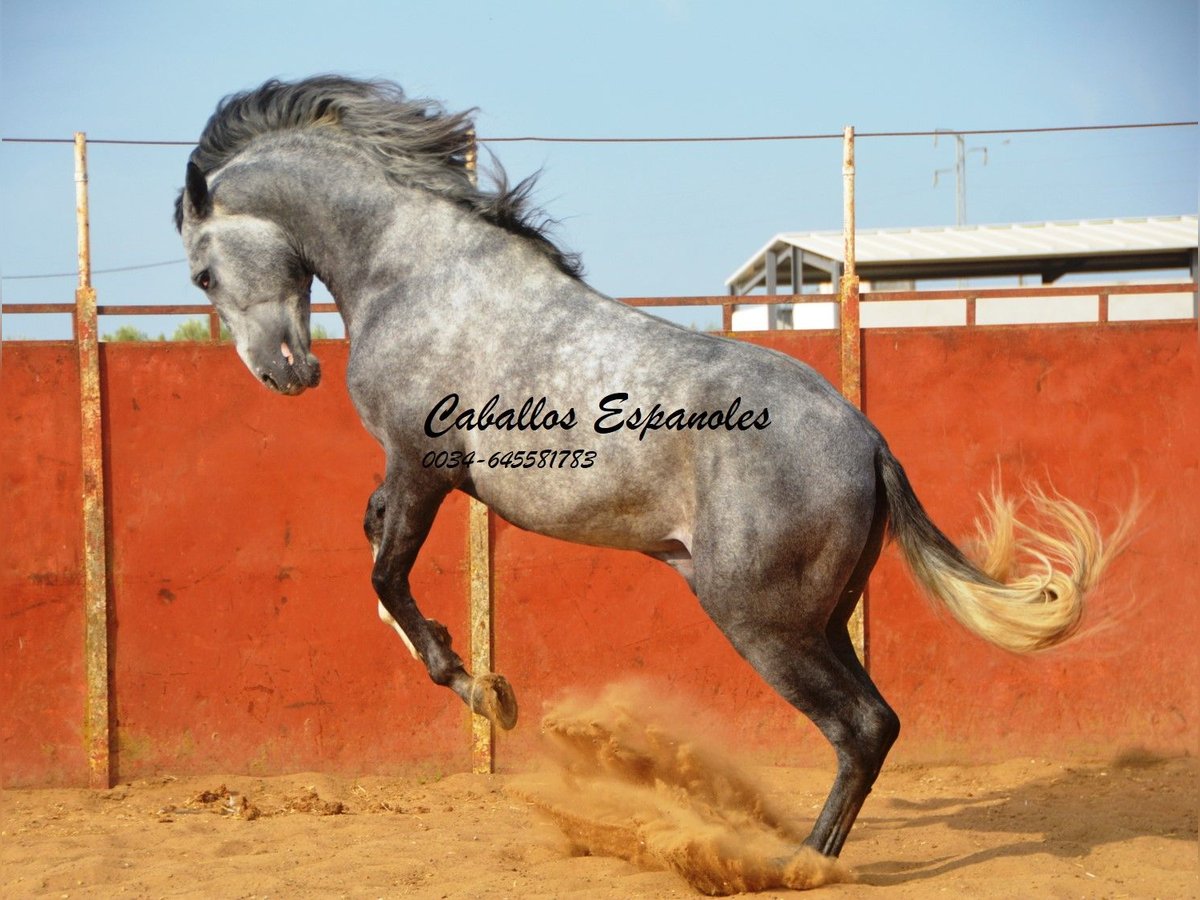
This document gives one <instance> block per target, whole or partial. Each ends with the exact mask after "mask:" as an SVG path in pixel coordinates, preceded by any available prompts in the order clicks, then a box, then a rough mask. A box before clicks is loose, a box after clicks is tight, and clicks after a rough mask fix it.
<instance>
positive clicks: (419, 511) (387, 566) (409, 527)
mask: <svg viewBox="0 0 1200 900" xmlns="http://www.w3.org/2000/svg"><path fill="white" fill-rule="evenodd" d="M407 474H410V473H406V475H407ZM422 487H424V489H422ZM446 493H447V490H446V488H445V487H444V486H441V485H437V484H426V485H422V484H421V482H420V481H419V480H418V479H415V478H414V479H412V480H409V479H408V478H407V477H396V476H394V475H393V473H392V472H390V471H389V477H388V479H387V480H386V481H385V482H384V484H383V485H381V486H380V487H379V488H378V489H376V491H375V492H374V493H373V494H372V495H371V499H370V501H369V502H368V503H367V512H366V516H365V518H364V520H363V530H364V531H365V532H366V535H367V540H369V541H370V542H371V548H372V550H373V551H374V553H375V567H374V569H373V570H372V573H371V582H372V584H373V585H374V587H375V592H376V594H377V595H378V596H379V609H380V613H379V615H380V618H381V619H383V620H384V621H385V622H387V623H388V624H390V625H391V626H392V627H393V628H395V629H396V631H397V632H398V633H399V635H400V637H401V639H402V640H403V641H404V643H405V645H406V646H407V647H408V649H409V650H410V652H412V654H413V656H415V657H417V658H418V659H420V660H421V661H422V662H423V663H424V664H425V668H426V670H427V671H428V673H429V677H430V678H431V679H432V680H433V681H434V683H435V684H440V685H443V686H445V687H448V688H450V689H451V690H453V691H454V692H455V693H456V694H458V696H459V697H461V698H462V700H463V702H465V703H466V704H467V706H469V707H470V708H471V710H473V711H474V712H476V713H479V714H480V715H482V716H485V717H487V718H488V719H490V720H491V721H493V722H495V723H496V724H497V725H499V726H500V727H501V728H512V727H513V726H514V725H516V723H517V700H516V696H515V695H514V694H513V691H512V688H511V687H510V686H509V684H508V681H507V680H506V679H505V678H504V677H503V676H502V675H495V674H492V673H484V674H481V675H478V676H474V677H473V676H472V675H471V674H470V673H469V672H467V670H466V668H465V667H464V666H463V662H462V659H461V657H459V655H458V654H457V653H455V652H454V650H453V648H452V647H451V641H450V632H449V631H448V630H447V629H446V627H445V626H444V625H442V624H441V623H440V622H437V621H434V620H433V619H427V618H425V617H424V616H423V615H422V614H421V611H420V610H419V609H418V608H417V604H416V601H415V600H414V599H413V595H412V591H411V590H410V588H409V580H408V579H409V573H410V572H411V571H412V566H413V563H414V562H415V561H416V558H417V553H418V552H419V551H420V549H421V545H422V544H423V543H424V542H425V538H426V537H427V536H428V535H429V529H430V528H431V527H432V525H433V520H434V517H435V516H436V515H437V510H438V507H439V506H440V505H441V502H442V500H443V499H444V498H445V496H446Z"/></svg>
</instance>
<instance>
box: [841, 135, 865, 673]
mask: <svg viewBox="0 0 1200 900" xmlns="http://www.w3.org/2000/svg"><path fill="white" fill-rule="evenodd" d="M842 203H843V242H844V251H843V269H842V280H841V284H839V285H838V336H839V342H840V354H839V355H840V361H841V381H842V396H844V397H845V398H846V399H847V400H849V401H850V402H851V403H853V404H854V406H855V407H857V408H858V409H862V324H861V320H860V317H859V302H858V301H859V296H858V295H859V290H858V287H859V285H858V270H857V268H856V264H855V247H854V232H855V225H854V126H853V125H847V126H846V130H845V132H844V134H843V138H842ZM866 602H867V592H866V590H865V589H864V590H863V596H862V600H861V601H860V602H859V604H858V606H856V607H855V608H854V613H853V614H852V615H851V616H850V621H849V622H848V623H847V627H848V628H849V630H850V640H851V641H853V643H854V649H855V651H856V652H857V653H858V658H859V659H861V660H863V662H864V663H865V662H866V659H867V647H866V627H865V623H864V616H863V608H864V606H865V605H866Z"/></svg>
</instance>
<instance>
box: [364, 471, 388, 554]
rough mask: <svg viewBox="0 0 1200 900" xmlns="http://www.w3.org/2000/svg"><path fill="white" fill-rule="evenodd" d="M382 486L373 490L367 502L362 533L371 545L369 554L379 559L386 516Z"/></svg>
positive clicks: (384, 493)
mask: <svg viewBox="0 0 1200 900" xmlns="http://www.w3.org/2000/svg"><path fill="white" fill-rule="evenodd" d="M386 496H387V495H386V492H385V491H384V489H383V485H380V486H379V487H377V488H375V490H374V491H373V492H372V494H371V498H370V499H369V500H368V501H367V511H366V513H365V514H364V515H363V533H364V534H366V536H367V540H368V541H370V543H371V552H372V553H374V555H375V557H376V558H378V557H379V547H380V545H381V544H382V543H383V521H384V516H385V515H386V514H387V499H386Z"/></svg>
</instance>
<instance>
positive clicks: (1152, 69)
mask: <svg viewBox="0 0 1200 900" xmlns="http://www.w3.org/2000/svg"><path fill="white" fill-rule="evenodd" d="M1198 48H1200V33H1198V27H1197V4H1196V3H1195V2H1194V0H1190V2H1182V0H1141V2H1137V3H1132V2H1110V0H1055V2H1022V0H1010V2H1007V3H1003V4H998V3H990V2H987V3H985V2H976V0H958V2H933V0H925V2H921V0H916V2H911V3H907V4H897V3H895V2H867V0H842V2H838V3H810V2H765V0H762V2H755V0H742V2H738V3H736V4H735V3H717V2H689V0H659V2H650V0H647V2H634V0H593V2H589V3H586V4H585V3H568V2H559V3H552V2H505V3H496V2H490V3H488V2H477V0H463V2H410V3H403V2H390V3H385V2H367V0H342V2H338V3H317V2H303V0H290V2H257V3H244V2H205V3H194V2H170V3H159V2H122V0H107V2H104V3H96V2H56V0H3V3H2V4H0V90H2V97H3V107H2V110H0V133H2V134H3V136H5V137H70V135H71V134H72V133H73V132H74V131H77V130H83V131H86V132H87V133H88V135H89V137H92V138H132V139H166V140H192V139H194V138H195V137H196V136H198V134H199V132H200V129H201V127H202V126H203V124H204V122H205V120H206V118H207V117H208V115H209V114H210V113H211V112H212V109H213V107H214V106H215V104H216V102H217V101H218V100H219V99H220V98H221V97H222V96H223V95H225V94H227V93H230V92H232V91H236V90H241V89H244V88H247V87H251V86H253V85H255V84H258V83H260V82H262V81H263V80H264V79H266V78H269V77H276V76H278V77H285V78H293V77H301V76H305V75H309V74H314V73H319V72H342V73H347V74H351V75H359V76H371V77H384V78H389V79H392V80H395V81H397V82H399V83H400V84H401V85H403V86H404V88H405V90H406V91H408V93H409V94H412V95H419V96H430V97H435V98H437V99H439V100H441V101H442V102H444V103H445V104H446V105H447V106H448V107H449V108H451V109H461V108H466V107H473V106H474V107H479V109H480V113H479V119H478V123H479V133H480V134H481V136H484V137H488V136H514V135H525V134H535V135H555V136H648V135H677V136H697V135H747V134H781V133H782V134H793V133H813V132H837V131H840V130H841V129H842V127H843V126H844V125H847V124H853V125H854V126H855V127H856V128H857V129H858V130H859V131H882V130H921V129H934V128H943V129H975V128H1018V127H1020V128H1027V127H1043V126H1062V125H1084V124H1106V123H1130V122H1149V121H1167V120H1191V119H1196V118H1198V117H1200V63H1198V59H1197V56H1198ZM969 146H986V147H987V148H988V151H989V152H988V164H987V165H986V166H984V165H982V157H981V156H980V155H979V154H975V155H972V157H971V159H970V162H969V165H968V179H967V214H968V221H970V222H972V223H976V224H985V223H997V222H1010V221H1040V220H1050V219H1081V218H1109V217H1118V216H1140V215H1169V214H1178V213H1194V212H1196V210H1197V196H1198V188H1197V171H1198V160H1200V134H1198V129H1196V128H1187V129H1159V130H1153V131H1133V132H1118V133H1099V134H1091V133H1089V134H1070V135H1062V134H1053V135H1013V136H1011V137H1009V136H1003V135H1001V136H989V137H986V138H979V139H974V140H971V141H970V144H969ZM492 149H493V151H494V152H495V153H496V154H497V155H498V157H499V158H500V160H501V161H502V163H503V164H504V165H505V167H506V168H507V169H508V171H509V173H510V175H512V176H515V177H521V176H524V175H527V174H529V173H530V172H532V171H534V170H536V169H539V168H541V169H543V175H542V178H541V181H540V185H539V188H538V191H537V199H538V201H539V203H540V204H541V205H542V206H543V207H545V208H546V210H547V211H548V212H549V213H550V214H551V215H552V216H553V217H554V218H556V219H558V220H559V221H560V223H561V224H560V226H559V229H558V231H557V236H558V238H559V239H560V240H561V242H562V243H563V244H565V245H566V246H567V247H568V248H570V249H573V250H576V251H579V252H581V253H582V254H583V259H584V263H585V266H586V268H587V272H588V280H589V282H590V283H591V284H593V285H594V286H595V287H596V288H597V289H599V290H601V291H603V292H604V293H607V294H610V295H613V296H646V295H673V294H675V295H678V294H717V293H722V292H723V290H724V287H723V284H724V280H725V278H726V277H727V276H728V275H729V274H730V273H731V272H732V271H733V270H734V269H736V268H737V266H738V265H740V264H741V263H742V262H743V261H744V260H745V259H746V258H747V257H748V256H750V255H751V254H752V253H753V252H754V251H756V250H757V249H758V248H759V247H761V246H762V245H763V244H764V243H766V241H767V240H768V239H769V238H770V237H771V236H772V235H773V234H775V233H777V232H779V231H785V230H821V229H837V228H840V225H841V170H840V163H841V160H840V153H841V150H840V146H839V145H838V143H837V142H836V141H829V142H787V143H758V144H715V145H711V144H684V145H680V144H668V145H570V144H495V145H492ZM187 153H188V149H187V148H186V147H166V148H161V147H109V146H93V147H92V148H91V150H90V156H89V163H90V176H91V198H92V249H93V258H94V263H93V265H94V267H95V268H96V269H101V270H102V269H106V268H115V267H122V266H130V265H139V264H144V263H153V262H159V261H166V260H172V259H179V258H180V257H181V256H182V251H181V248H180V246H179V242H178V237H177V236H176V234H175V232H174V229H173V228H172V226H171V224H170V215H169V214H170V209H171V204H172V201H173V197H174V195H175V192H176V191H177V190H178V187H179V186H180V184H181V182H182V177H183V170H184V164H185V161H186V158H187ZM953 154H954V151H953V142H952V141H948V140H943V141H940V142H939V143H938V145H937V146H936V147H935V146H934V142H933V140H932V139H930V138H907V139H900V138H896V139H874V140H863V141H861V142H860V144H859V147H858V170H859V174H858V192H859V201H858V223H859V227H860V228H873V227H889V226H897V227H899V226H923V225H949V224H953V223H954V215H955V198H954V187H953V179H952V178H948V179H944V180H943V181H942V183H941V185H940V186H939V187H937V188H936V189H935V188H934V187H932V175H933V172H934V170H935V169H938V168H944V167H947V166H952V165H953V161H954V158H953ZM0 163H2V169H0V198H3V199H2V201H0V206H2V208H0V228H2V230H0V271H2V273H3V275H4V276H5V280H4V282H3V299H4V300H5V301H6V302H18V301H34V300H69V299H71V295H72V291H73V288H74V282H73V280H72V279H71V278H57V279H35V280H27V279H14V278H13V277H12V276H18V275H29V274H38V273H53V272H70V271H71V270H72V269H73V267H74V251H75V238H74V196H73V192H74V185H73V181H72V161H71V150H70V148H69V146H66V145H25V144H13V143H6V144H3V145H2V146H0ZM95 283H96V286H97V290H98V292H99V295H100V298H101V301H102V302H109V303H142V302H145V303H153V302H160V303H181V302H201V300H202V297H201V295H200V294H199V293H198V292H197V291H196V290H195V289H194V288H192V287H191V286H190V285H189V284H188V280H187V277H186V272H185V269H184V267H183V265H182V264H179V265H174V266H164V267H162V268H154V269H145V270H140V271H134V272H128V273H115V274H109V275H104V274H100V275H97V276H96V278H95ZM714 318H715V316H714ZM21 319H22V320H23V321H22V320H18V317H14V316H6V317H5V320H4V329H5V334H6V335H7V336H15V335H25V336H44V335H49V334H65V323H59V324H58V325H47V324H45V323H41V322H36V323H35V322H32V321H31V320H29V319H27V318H26V317H21ZM113 325H114V323H113V322H112V321H111V320H109V321H106V323H105V325H104V327H105V329H106V330H108V329H111V328H112V327H113ZM166 327H167V330H170V327H173V323H171V324H169V325H168V326H166Z"/></svg>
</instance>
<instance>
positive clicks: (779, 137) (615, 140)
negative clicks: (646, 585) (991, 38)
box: [0, 120, 1200, 147]
mask: <svg viewBox="0 0 1200 900" xmlns="http://www.w3.org/2000/svg"><path fill="white" fill-rule="evenodd" d="M1197 124H1200V122H1197V121H1194V120H1193V121H1181V122H1133V123H1127V124H1119V125H1056V126H1045V127H1038V128H968V129H961V130H955V129H948V128H945V129H935V130H933V131H859V132H856V133H855V137H857V138H905V137H939V136H943V135H944V136H950V135H955V134H961V135H985V134H1055V133H1060V134H1061V133H1064V132H1074V131H1121V130H1128V129H1134V128H1185V127H1189V126H1193V125H1197ZM840 137H842V132H840V131H838V132H820V133H814V134H756V135H726V136H721V135H710V136H700V137H549V136H546V135H520V136H515V137H479V138H476V140H477V141H478V142H479V143H481V144H502V143H522V142H526V143H533V142H538V143H544V144H720V143H734V142H751V141H828V140H834V139H836V138H840ZM0 140H2V141H3V142H4V143H6V144H71V143H74V140H75V139H74V138H25V137H6V138H0ZM88 143H89V144H120V145H125V146H142V147H191V146H193V145H195V143H196V142H195V141H142V140H127V139H124V138H88Z"/></svg>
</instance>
